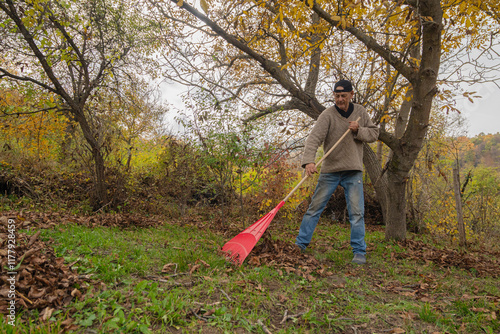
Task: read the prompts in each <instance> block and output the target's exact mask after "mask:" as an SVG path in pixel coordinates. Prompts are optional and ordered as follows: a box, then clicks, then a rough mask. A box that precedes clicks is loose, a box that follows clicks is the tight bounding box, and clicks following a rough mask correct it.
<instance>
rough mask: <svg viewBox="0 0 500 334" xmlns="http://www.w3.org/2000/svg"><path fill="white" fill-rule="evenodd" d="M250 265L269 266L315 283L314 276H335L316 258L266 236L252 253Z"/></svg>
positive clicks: (292, 245) (293, 245)
mask: <svg viewBox="0 0 500 334" xmlns="http://www.w3.org/2000/svg"><path fill="white" fill-rule="evenodd" d="M248 263H249V264H251V265H254V266H262V265H264V264H265V265H267V266H270V267H275V268H279V269H283V270H285V271H286V272H287V273H291V272H293V273H295V274H297V275H299V276H302V277H304V278H306V279H307V280H309V281H314V280H315V277H314V276H313V274H314V275H317V276H321V277H326V276H331V275H333V273H332V272H330V271H328V270H327V269H326V266H325V264H322V263H320V262H319V261H318V260H317V259H316V258H315V257H314V256H312V255H309V254H307V253H301V252H300V250H299V248H298V247H297V246H296V245H295V244H293V243H291V242H285V241H282V240H272V239H270V238H269V237H267V235H266V234H265V235H264V236H263V237H262V242H260V243H259V244H258V245H257V246H256V247H255V248H254V249H253V250H252V252H251V253H250V255H249V259H248Z"/></svg>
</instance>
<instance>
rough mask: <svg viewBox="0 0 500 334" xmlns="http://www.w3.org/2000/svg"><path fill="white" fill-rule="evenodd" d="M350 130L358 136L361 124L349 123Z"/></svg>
mask: <svg viewBox="0 0 500 334" xmlns="http://www.w3.org/2000/svg"><path fill="white" fill-rule="evenodd" d="M349 129H350V130H351V131H352V133H354V134H357V133H358V129H359V123H358V122H356V121H352V122H349Z"/></svg>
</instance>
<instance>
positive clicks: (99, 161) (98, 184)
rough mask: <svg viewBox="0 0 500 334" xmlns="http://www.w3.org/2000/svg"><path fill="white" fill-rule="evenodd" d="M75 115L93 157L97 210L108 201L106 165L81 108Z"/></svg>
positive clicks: (95, 205)
mask: <svg viewBox="0 0 500 334" xmlns="http://www.w3.org/2000/svg"><path fill="white" fill-rule="evenodd" d="M75 114H76V115H75V117H76V119H77V121H78V123H79V124H80V128H81V129H82V132H83V136H84V137H85V140H86V141H87V143H88V144H89V146H90V149H91V153H92V158H93V159H94V167H95V170H94V172H95V199H96V203H94V205H93V208H94V210H98V209H100V208H102V207H103V206H104V205H106V204H107V203H108V196H107V191H106V167H105V164H104V157H103V155H102V152H101V147H100V146H99V143H98V141H97V139H96V138H95V136H94V135H93V132H92V130H91V128H90V126H89V124H88V122H87V118H86V117H85V115H84V113H83V111H82V110H78V112H75Z"/></svg>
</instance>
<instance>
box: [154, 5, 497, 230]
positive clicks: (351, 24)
mask: <svg viewBox="0 0 500 334" xmlns="http://www.w3.org/2000/svg"><path fill="white" fill-rule="evenodd" d="M150 3H151V4H153V5H155V6H156V9H157V13H158V15H159V16H160V17H162V18H163V19H164V18H165V17H166V18H169V22H172V25H171V26H169V29H168V33H167V34H166V36H169V37H174V38H173V39H172V40H173V41H175V37H176V36H186V35H185V34H186V31H189V32H188V33H190V34H194V35H196V36H199V35H200V33H203V34H206V35H208V36H209V39H212V40H211V41H208V42H206V43H209V42H212V43H213V42H216V43H215V44H212V45H215V46H214V49H213V50H214V51H215V52H212V53H210V52H207V50H208V45H210V44H201V43H194V44H191V45H190V44H189V43H188V42H186V39H184V42H183V43H182V44H177V45H176V47H177V51H179V52H180V53H181V54H182V55H183V57H184V56H187V57H184V58H185V59H189V54H190V53H191V54H192V53H193V52H197V51H200V52H198V53H196V54H197V55H201V57H203V55H212V58H213V61H214V62H215V63H216V64H217V66H219V67H220V68H221V70H220V71H218V72H217V73H220V74H224V76H222V75H221V76H220V80H218V79H217V78H215V80H213V79H212V80H207V78H208V77H207V76H204V74H205V73H206V72H204V71H202V69H203V66H199V65H200V63H201V64H205V63H202V62H200V63H195V62H193V63H191V64H190V65H191V66H192V68H195V69H196V70H195V71H194V73H195V74H196V78H195V79H196V80H197V81H196V83H197V84H198V85H200V86H205V84H206V83H207V82H208V83H209V84H212V85H213V87H217V86H220V87H219V89H220V91H223V92H224V91H225V92H226V94H228V93H229V94H228V95H229V96H228V97H227V98H238V99H241V100H242V97H247V101H250V102H251V103H247V104H248V105H250V104H251V105H254V106H255V105H256V106H257V108H258V109H261V110H260V111H257V112H256V113H255V112H254V113H253V114H252V115H251V116H248V117H247V119H248V120H251V119H255V118H258V117H261V116H263V115H269V114H272V113H277V112H280V113H286V112H287V110H300V111H301V112H302V113H304V114H306V115H308V116H309V117H312V118H313V119H315V118H317V116H318V115H319V114H320V113H321V111H322V110H324V109H325V107H326V106H327V104H328V102H330V101H329V100H331V96H328V95H329V94H330V92H331V91H332V89H331V85H332V84H333V82H335V81H337V80H338V79H340V78H343V77H345V78H348V79H350V80H351V81H353V82H354V83H355V85H356V88H357V91H358V92H360V94H359V95H360V97H362V101H363V102H364V103H365V104H366V105H368V103H367V102H366V101H369V100H371V101H375V102H372V104H373V105H369V106H370V107H372V110H373V111H374V114H373V116H374V120H375V121H376V122H377V123H379V124H381V130H382V131H381V134H380V140H381V141H382V142H384V143H385V144H386V145H387V146H388V147H389V148H390V149H391V153H390V155H389V159H388V160H387V161H386V163H385V166H383V167H382V166H381V165H380V162H379V161H378V159H377V158H376V156H375V154H374V153H373V151H372V150H371V149H369V147H366V150H365V152H366V154H365V156H366V159H365V166H366V167H367V170H368V173H369V174H370V178H371V179H372V181H373V183H374V184H375V186H376V189H377V195H378V199H379V201H380V202H381V204H382V206H383V207H384V208H385V210H384V220H385V223H386V225H387V229H386V237H387V238H390V239H392V238H394V239H402V238H404V237H405V234H406V196H405V191H406V190H405V189H406V183H407V180H408V175H409V172H410V170H411V168H412V166H413V164H414V162H415V160H416V158H417V156H418V153H419V151H420V149H421V147H422V143H423V140H424V138H425V135H426V132H427V128H428V126H429V121H430V111H431V107H432V105H433V101H434V97H435V96H436V94H438V92H439V90H438V84H439V83H440V82H439V80H438V75H439V73H440V72H439V71H440V65H441V56H442V54H444V55H449V54H451V53H453V52H454V51H456V49H457V48H458V46H460V45H462V44H463V42H464V40H466V39H469V38H470V39H472V38H475V36H476V34H478V35H477V36H479V35H481V34H483V36H484V34H485V33H486V34H487V35H488V36H490V37H491V38H492V39H493V36H494V34H495V33H496V29H497V27H498V22H497V21H496V20H495V17H496V16H495V15H497V14H495V13H498V5H497V4H495V3H494V2H484V1H483V2H479V1H477V2H476V1H473V2H463V1H438V0H423V1H411V0H410V1H400V2H389V1H372V2H370V3H365V2H363V1H361V2H359V1H358V2H354V1H341V2H330V1H304V2H301V1H295V2H290V1H279V0H275V1H249V2H247V1H241V2H230V3H222V2H216V1H211V2H210V6H209V7H206V6H205V7H204V11H205V13H206V14H203V13H202V12H200V11H198V10H197V9H196V8H194V7H193V6H191V5H189V4H188V3H187V2H186V1H181V2H178V1H172V2H171V4H172V5H171V6H169V5H167V4H163V3H153V2H150ZM202 3H206V2H205V1H202ZM207 8H210V9H209V10H208V9H207ZM181 9H183V10H184V11H183V10H181ZM187 12H189V13H191V14H192V16H191V17H190V16H186V13H187ZM457 13H458V14H459V15H458V16H457V17H456V18H455V17H454V16H453V15H456V14H457ZM452 16H453V17H452ZM195 18H196V19H195ZM170 19H172V20H170ZM471 22H474V23H475V24H479V25H480V27H481V29H469V30H468V31H467V33H466V34H465V35H464V34H463V31H464V29H467V28H468V27H470V26H471ZM457 27H463V28H460V29H459V28H457ZM183 29H184V30H183ZM186 29H187V30H186ZM214 34H215V35H214ZM220 39H223V40H225V41H226V42H227V43H228V44H230V45H232V46H234V48H231V49H230V50H228V49H225V48H223V47H221V43H220ZM172 43H173V42H172ZM479 45H484V40H483V41H481V38H479V37H477V38H475V39H474V43H471V44H470V47H471V48H476V47H477V46H479ZM488 46H491V45H488ZM366 63H368V64H371V65H372V66H373V68H372V70H370V66H360V65H354V64H362V65H366ZM249 66H250V67H251V68H252V69H253V71H252V73H249V72H250V71H248V68H249ZM360 68H361V69H365V70H361V71H360ZM183 71H185V72H184V73H183V72H182V70H181V71H180V72H179V77H181V76H182V75H183V74H186V73H188V71H186V70H184V69H183ZM231 73H232V74H233V76H232V77H231V79H234V78H237V79H239V81H235V84H234V85H233V86H232V88H233V89H232V90H230V89H227V87H230V88H231V85H229V86H227V85H224V80H227V81H229V79H228V74H231ZM323 79H325V80H323ZM233 82H234V81H233ZM248 88H254V89H255V90H253V91H252V90H251V89H248ZM259 90H260V91H261V93H263V94H261V95H259V96H258V95H256V94H255V92H256V91H259ZM252 92H253V94H252ZM366 92H378V94H379V95H377V93H374V94H375V95H369V94H366ZM381 92H382V93H383V94H380V93H381ZM262 96H266V97H267V98H262ZM327 96H328V97H327ZM364 96H371V99H370V98H366V99H365V98H363V97H364ZM219 97H221V95H219ZM259 97H260V100H259ZM248 98H250V99H249V100H248ZM220 99H221V100H223V99H222V98H220ZM252 99H253V100H255V101H258V102H260V104H259V103H253V101H252ZM266 104H267V107H264V105H266ZM373 107H375V108H373ZM253 109H256V108H255V107H254V108H253ZM387 203H391V205H390V206H389V205H387Z"/></svg>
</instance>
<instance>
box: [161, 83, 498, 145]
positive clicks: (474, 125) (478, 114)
mask: <svg viewBox="0 0 500 334" xmlns="http://www.w3.org/2000/svg"><path fill="white" fill-rule="evenodd" d="M185 90H186V88H184V86H182V85H179V84H163V87H162V91H163V95H164V98H165V99H166V100H167V101H168V102H169V103H170V104H171V105H173V106H175V107H177V108H179V109H183V104H182V100H181V98H180V97H179V95H180V94H182V93H183V92H184V91H185ZM468 90H469V91H471V90H472V91H476V94H475V95H480V96H482V98H479V99H475V100H474V103H470V102H469V100H468V99H467V98H465V97H464V98H461V99H458V100H457V105H456V107H457V108H458V109H459V110H461V112H462V115H463V116H464V117H465V118H466V119H467V123H468V129H467V135H468V136H469V137H474V136H476V135H478V134H480V133H481V132H482V133H484V134H489V133H491V134H494V133H497V132H500V89H499V88H498V87H496V86H495V85H494V84H481V85H474V86H473V87H472V88H469V89H468ZM175 116H176V114H175V110H172V111H171V112H170V114H169V116H168V122H169V123H170V122H172V123H173V122H174V117H175ZM171 127H172V128H176V127H177V125H175V124H171Z"/></svg>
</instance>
